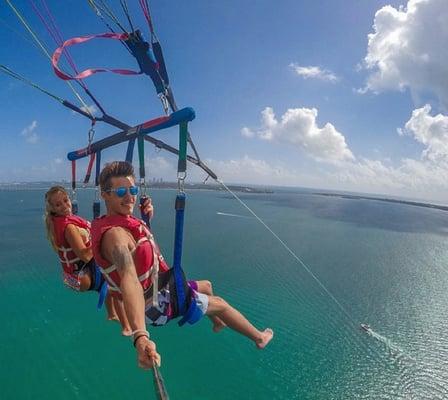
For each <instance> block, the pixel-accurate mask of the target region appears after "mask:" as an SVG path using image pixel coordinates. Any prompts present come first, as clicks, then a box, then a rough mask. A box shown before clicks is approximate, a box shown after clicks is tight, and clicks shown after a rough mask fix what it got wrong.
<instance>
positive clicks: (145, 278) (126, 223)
mask: <svg viewBox="0 0 448 400" xmlns="http://www.w3.org/2000/svg"><path fill="white" fill-rule="evenodd" d="M117 226H119V227H121V228H124V229H126V230H127V231H128V232H129V233H130V234H131V235H132V237H133V238H134V240H135V249H134V250H133V252H132V255H133V259H134V263H135V268H136V272H137V277H138V280H139V281H140V283H141V285H142V287H143V290H144V291H145V292H146V291H147V290H148V289H149V288H150V287H151V285H153V282H154V285H153V291H155V292H157V290H158V288H157V278H158V272H159V270H160V271H162V272H163V271H168V270H169V267H168V265H167V264H166V262H165V260H164V259H163V256H162V255H161V254H160V250H159V247H158V246H157V244H156V243H155V241H154V237H153V236H152V234H151V232H150V230H149V229H148V228H147V226H146V224H145V223H144V222H143V221H141V220H139V219H137V218H135V217H134V216H132V215H129V216H124V215H111V216H106V215H104V216H102V217H100V218H97V219H95V220H94V221H93V222H92V241H93V245H92V250H93V256H94V258H95V261H96V263H97V265H98V266H99V268H100V270H101V272H102V273H103V275H104V277H105V278H106V280H107V283H108V284H109V290H110V291H111V294H112V295H115V296H117V297H121V290H120V283H121V278H120V275H119V274H118V272H117V267H116V266H115V265H113V264H112V263H111V262H109V261H108V260H106V259H105V258H103V256H102V254H101V239H102V237H103V235H104V234H105V233H106V232H107V231H108V230H109V229H111V228H114V227H117ZM156 297H157V296H156Z"/></svg>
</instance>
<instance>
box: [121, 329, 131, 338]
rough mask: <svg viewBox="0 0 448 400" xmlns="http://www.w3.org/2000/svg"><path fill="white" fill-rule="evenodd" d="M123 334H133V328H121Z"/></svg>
mask: <svg viewBox="0 0 448 400" xmlns="http://www.w3.org/2000/svg"><path fill="white" fill-rule="evenodd" d="M121 334H122V335H123V336H132V329H131V328H123V329H122V330H121Z"/></svg>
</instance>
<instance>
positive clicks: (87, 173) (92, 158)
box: [84, 153, 95, 183]
mask: <svg viewBox="0 0 448 400" xmlns="http://www.w3.org/2000/svg"><path fill="white" fill-rule="evenodd" d="M94 161H95V153H92V154H91V155H90V160H89V165H88V166H87V172H86V177H85V178H84V183H89V180H90V175H91V174H92V167H93V162H94Z"/></svg>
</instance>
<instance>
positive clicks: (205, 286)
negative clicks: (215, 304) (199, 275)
mask: <svg viewBox="0 0 448 400" xmlns="http://www.w3.org/2000/svg"><path fill="white" fill-rule="evenodd" d="M197 284H198V292H200V293H204V294H208V295H209V296H212V295H213V287H212V283H211V282H210V281H206V280H204V281H202V280H201V281H197Z"/></svg>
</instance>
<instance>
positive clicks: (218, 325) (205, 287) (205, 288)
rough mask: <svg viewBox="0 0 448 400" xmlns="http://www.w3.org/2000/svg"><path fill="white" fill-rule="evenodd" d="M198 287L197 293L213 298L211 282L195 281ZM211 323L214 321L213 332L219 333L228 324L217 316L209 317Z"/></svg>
mask: <svg viewBox="0 0 448 400" xmlns="http://www.w3.org/2000/svg"><path fill="white" fill-rule="evenodd" d="M195 282H196V285H197V287H198V288H197V291H198V292H199V293H204V294H206V295H207V296H213V286H212V283H211V282H210V281H206V280H203V281H195ZM208 317H209V319H210V321H212V324H213V328H212V329H213V332H215V333H217V332H219V331H220V330H221V329H224V328H225V327H226V324H225V323H224V322H223V320H222V319H221V318H219V317H218V316H216V315H208Z"/></svg>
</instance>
